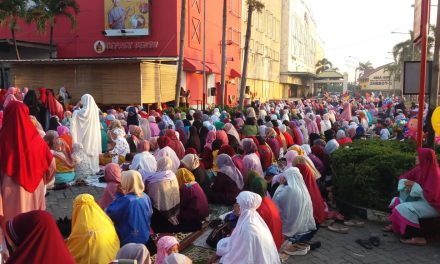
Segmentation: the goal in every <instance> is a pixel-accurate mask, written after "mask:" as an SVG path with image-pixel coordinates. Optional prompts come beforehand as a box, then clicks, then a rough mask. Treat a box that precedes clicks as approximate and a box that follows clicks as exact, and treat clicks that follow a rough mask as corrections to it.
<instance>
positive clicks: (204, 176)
mask: <svg viewBox="0 0 440 264" xmlns="http://www.w3.org/2000/svg"><path fill="white" fill-rule="evenodd" d="M181 163H182V165H183V167H184V168H186V169H188V170H189V171H191V173H192V174H193V175H194V178H195V180H196V182H198V183H199V184H200V186H201V187H202V189H203V191H204V192H205V194H207V193H208V192H209V191H210V190H211V188H210V180H209V176H208V173H207V172H206V170H205V169H204V168H203V167H202V166H200V159H199V157H198V156H197V155H195V154H187V155H185V157H183V159H182V161H181Z"/></svg>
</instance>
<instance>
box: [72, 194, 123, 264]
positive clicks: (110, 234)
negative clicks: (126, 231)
mask: <svg viewBox="0 0 440 264" xmlns="http://www.w3.org/2000/svg"><path fill="white" fill-rule="evenodd" d="M66 244H67V247H68V248H69V251H70V253H71V254H72V256H73V258H74V259H75V261H76V263H78V264H95V263H97V264H108V263H109V262H111V261H112V260H114V259H115V257H116V253H117V252H118V250H119V239H118V235H117V233H116V230H115V227H114V226H113V222H112V220H111V219H110V218H109V217H108V216H107V214H106V213H105V212H104V211H103V210H102V209H101V208H100V207H99V206H98V204H97V203H96V202H95V199H94V198H93V196H91V195H90V194H80V195H78V196H77V197H76V198H75V200H74V201H73V212H72V233H71V234H70V236H69V238H67V241H66Z"/></svg>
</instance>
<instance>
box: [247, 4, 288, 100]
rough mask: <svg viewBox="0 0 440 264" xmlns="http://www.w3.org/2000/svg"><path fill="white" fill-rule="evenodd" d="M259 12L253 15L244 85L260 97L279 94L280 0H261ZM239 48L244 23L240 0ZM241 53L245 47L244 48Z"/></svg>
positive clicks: (278, 97) (266, 98) (275, 97)
mask: <svg viewBox="0 0 440 264" xmlns="http://www.w3.org/2000/svg"><path fill="white" fill-rule="evenodd" d="M262 2H263V3H264V5H265V8H264V9H263V10H262V12H254V13H253V16H252V32H251V39H250V43H249V61H248V73H247V83H246V84H247V85H248V86H250V87H251V92H252V93H256V94H255V98H257V99H258V98H259V99H260V100H261V101H266V100H268V99H280V98H282V88H281V86H280V56H281V50H280V39H281V0H263V1H262ZM242 21H243V23H242V28H243V30H242V34H241V38H242V45H241V46H242V48H243V49H244V44H245V38H246V27H247V6H246V1H242ZM243 53H244V51H243Z"/></svg>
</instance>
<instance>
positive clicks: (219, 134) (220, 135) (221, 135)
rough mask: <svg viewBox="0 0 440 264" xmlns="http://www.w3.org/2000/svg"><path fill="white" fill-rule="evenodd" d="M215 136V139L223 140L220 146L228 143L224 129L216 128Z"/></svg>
mask: <svg viewBox="0 0 440 264" xmlns="http://www.w3.org/2000/svg"><path fill="white" fill-rule="evenodd" d="M215 136H216V139H220V140H221V141H222V142H223V144H222V147H223V146H226V145H228V144H229V140H228V134H226V131H224V130H217V131H216V132H215Z"/></svg>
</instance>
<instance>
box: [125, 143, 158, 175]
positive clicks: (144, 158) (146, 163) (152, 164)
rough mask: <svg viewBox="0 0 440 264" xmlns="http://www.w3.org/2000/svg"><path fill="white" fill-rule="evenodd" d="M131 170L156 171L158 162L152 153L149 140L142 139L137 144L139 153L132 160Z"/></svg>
mask: <svg viewBox="0 0 440 264" xmlns="http://www.w3.org/2000/svg"><path fill="white" fill-rule="evenodd" d="M130 170H137V171H139V172H142V171H144V172H148V173H154V172H156V170H157V162H156V159H155V158H154V156H153V155H151V154H150V143H149V142H148V141H146V140H142V141H140V142H139V144H138V145H137V154H136V155H135V156H134V158H133V161H132V162H131V165H130Z"/></svg>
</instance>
